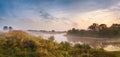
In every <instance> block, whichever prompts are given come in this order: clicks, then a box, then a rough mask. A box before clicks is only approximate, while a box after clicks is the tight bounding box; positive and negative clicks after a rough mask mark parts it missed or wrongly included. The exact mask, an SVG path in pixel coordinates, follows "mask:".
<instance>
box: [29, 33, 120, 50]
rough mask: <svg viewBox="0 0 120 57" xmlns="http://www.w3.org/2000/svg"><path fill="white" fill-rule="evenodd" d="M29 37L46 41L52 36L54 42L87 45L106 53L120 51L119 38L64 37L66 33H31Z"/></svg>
mask: <svg viewBox="0 0 120 57" xmlns="http://www.w3.org/2000/svg"><path fill="white" fill-rule="evenodd" d="M29 33H30V34H31V35H34V36H41V37H43V38H44V39H48V38H49V37H50V36H54V41H55V42H58V43H60V42H64V41H66V42H69V43H71V44H73V45H74V44H76V43H79V44H89V45H90V46H91V47H94V48H103V49H104V50H107V51H120V38H119V39H118V38H116V39H109V38H90V37H76V36H65V35H66V33H43V32H31V31H29Z"/></svg>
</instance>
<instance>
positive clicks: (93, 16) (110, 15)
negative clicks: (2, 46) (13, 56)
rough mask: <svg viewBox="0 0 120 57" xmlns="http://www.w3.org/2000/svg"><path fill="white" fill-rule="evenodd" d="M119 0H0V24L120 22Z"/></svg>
mask: <svg viewBox="0 0 120 57" xmlns="http://www.w3.org/2000/svg"><path fill="white" fill-rule="evenodd" d="M119 13H120V1H119V0H0V27H1V29H2V27H3V26H5V25H7V26H13V28H15V29H45V30H52V29H55V30H68V29H71V28H73V27H75V28H79V29H87V27H88V26H89V25H91V24H92V23H94V22H96V23H98V24H101V23H105V24H107V25H108V26H110V25H111V24H112V23H120V17H119V15H120V14H119Z"/></svg>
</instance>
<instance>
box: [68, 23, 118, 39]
mask: <svg viewBox="0 0 120 57" xmlns="http://www.w3.org/2000/svg"><path fill="white" fill-rule="evenodd" d="M69 34H70V35H77V36H83V37H110V38H111V37H120V24H112V25H111V26H110V27H108V26H107V25H106V24H100V25H99V24H97V23H93V24H92V25H90V26H89V27H88V30H79V29H75V28H73V29H71V30H69V31H68V35H69Z"/></svg>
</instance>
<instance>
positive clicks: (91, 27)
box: [88, 23, 99, 31]
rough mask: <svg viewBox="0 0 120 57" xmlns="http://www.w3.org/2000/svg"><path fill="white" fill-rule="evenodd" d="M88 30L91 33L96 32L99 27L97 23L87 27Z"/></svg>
mask: <svg viewBox="0 0 120 57" xmlns="http://www.w3.org/2000/svg"><path fill="white" fill-rule="evenodd" d="M88 29H90V30H92V31H98V30H99V25H98V24H97V23H93V24H92V25H91V26H89V27H88Z"/></svg>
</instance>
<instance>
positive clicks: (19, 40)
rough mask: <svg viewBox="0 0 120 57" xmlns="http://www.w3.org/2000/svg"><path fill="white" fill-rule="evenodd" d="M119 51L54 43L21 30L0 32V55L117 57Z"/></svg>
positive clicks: (7, 56)
mask: <svg viewBox="0 0 120 57" xmlns="http://www.w3.org/2000/svg"><path fill="white" fill-rule="evenodd" d="M119 55H120V52H107V51H104V50H103V49H93V48H91V47H89V45H86V44H84V45H79V44H76V45H75V46H72V45H71V44H70V43H67V42H61V43H56V42H54V40H53V39H52V38H50V39H48V40H45V39H42V38H41V37H35V36H31V35H29V34H28V33H26V32H23V31H10V32H8V33H2V34H0V57H119Z"/></svg>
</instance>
